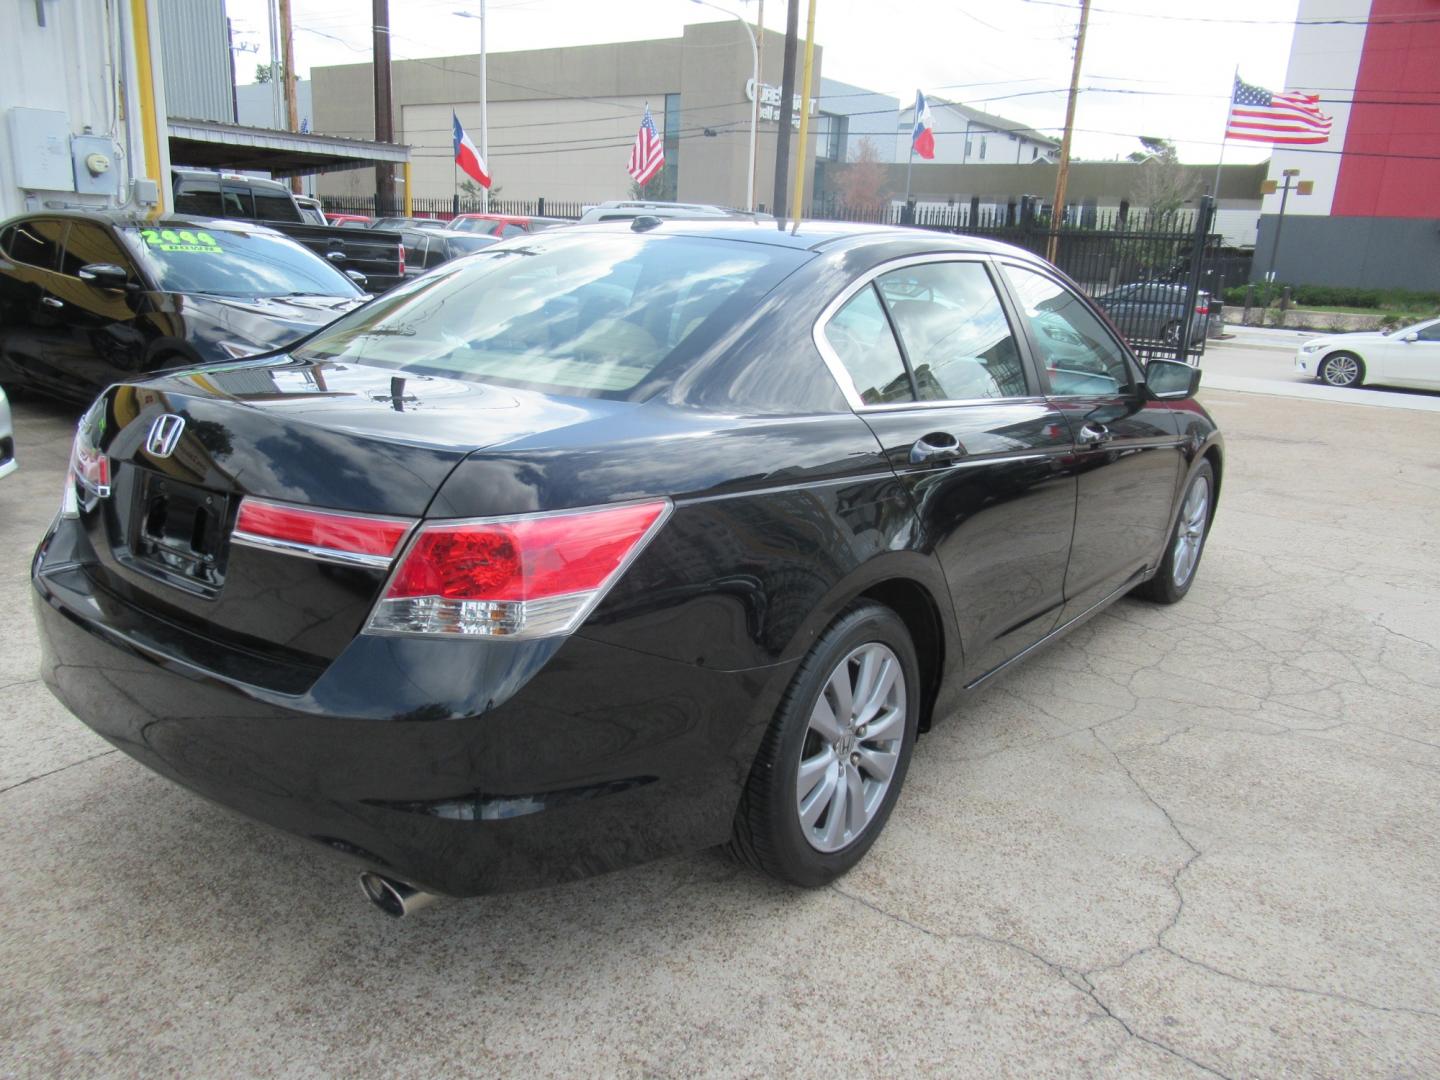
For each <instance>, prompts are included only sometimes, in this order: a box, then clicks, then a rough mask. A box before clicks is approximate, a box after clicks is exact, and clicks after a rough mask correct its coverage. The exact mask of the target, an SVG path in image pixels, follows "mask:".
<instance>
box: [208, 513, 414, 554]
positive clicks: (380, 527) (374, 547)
mask: <svg viewBox="0 0 1440 1080" xmlns="http://www.w3.org/2000/svg"><path fill="white" fill-rule="evenodd" d="M413 525H414V522H413V521H409V520H407V519H405V518H388V517H372V516H370V515H368V514H344V513H338V512H335V511H330V510H311V509H308V508H306V507H300V506H286V505H283V504H281V503H273V502H269V501H267V500H265V499H253V498H246V499H244V500H242V501H241V503H240V513H239V514H238V515H237V516H236V519H235V533H234V538H235V540H236V541H238V542H239V543H242V544H250V545H252V546H257V547H274V548H281V549H284V550H289V551H295V552H298V553H301V554H308V555H314V556H316V557H318V558H324V559H331V560H333V561H336V562H354V563H361V564H363V565H367V566H379V567H388V566H389V565H390V561H391V560H392V559H393V558H394V557H395V552H396V550H397V549H398V548H399V547H400V544H401V542H402V541H403V540H404V539H405V537H406V536H407V535H408V534H409V532H410V529H411V527H412V526H413Z"/></svg>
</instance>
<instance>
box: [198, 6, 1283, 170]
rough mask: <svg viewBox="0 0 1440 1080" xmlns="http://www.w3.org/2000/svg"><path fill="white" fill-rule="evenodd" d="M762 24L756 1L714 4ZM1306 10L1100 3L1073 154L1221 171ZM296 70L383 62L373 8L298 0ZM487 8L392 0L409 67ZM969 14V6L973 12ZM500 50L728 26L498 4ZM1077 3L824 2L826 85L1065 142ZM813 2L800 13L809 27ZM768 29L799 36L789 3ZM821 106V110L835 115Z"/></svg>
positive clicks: (683, 13)
mask: <svg viewBox="0 0 1440 1080" xmlns="http://www.w3.org/2000/svg"><path fill="white" fill-rule="evenodd" d="M716 3H717V4H718V5H719V6H722V7H726V8H729V9H730V10H733V11H739V12H744V13H745V14H746V15H747V17H748V18H750V19H751V20H752V21H753V19H754V18H755V14H756V11H757V8H758V4H757V3H756V0H749V2H748V3H747V2H743V0H732V2H730V3H725V2H724V0H716ZM1296 4H1297V0H1209V2H1208V3H1204V4H1179V3H1175V2H1174V0H1098V2H1097V3H1096V4H1095V6H1094V7H1093V8H1092V11H1091V16H1090V29H1089V35H1088V37H1087V39H1086V43H1085V63H1084V70H1083V72H1082V76H1081V86H1082V87H1084V88H1085V92H1083V93H1082V94H1081V95H1080V103H1079V107H1078V111H1077V114H1076V121H1075V126H1076V135H1075V140H1076V141H1075V150H1074V152H1075V154H1076V155H1077V156H1079V157H1084V158H1092V159H1097V158H1099V159H1108V158H1112V157H1117V156H1124V155H1125V154H1128V153H1129V152H1130V151H1132V150H1135V149H1138V143H1137V142H1136V140H1135V136H1137V135H1156V136H1160V137H1163V138H1169V139H1173V140H1175V141H1176V142H1177V143H1178V145H1179V148H1180V155H1181V157H1182V159H1184V160H1186V161H1192V162H1213V161H1214V160H1215V156H1216V154H1217V153H1218V151H1219V141H1220V134H1221V131H1222V130H1223V128H1224V125H1225V114H1226V107H1227V102H1228V95H1229V89H1230V84H1231V78H1232V76H1233V75H1234V72H1235V66H1236V65H1237V64H1238V65H1239V67H1240V74H1241V77H1242V78H1244V79H1245V80H1246V81H1247V82H1252V83H1258V84H1259V85H1261V86H1265V87H1268V88H1269V89H1272V90H1280V89H1282V87H1283V83H1284V79H1285V68H1286V63H1287V61H1288V58H1289V53H1290V39H1291V35H1292V32H1293V20H1294V18H1295V14H1296ZM226 5H227V9H228V11H229V14H230V17H231V19H232V21H233V23H234V28H235V40H236V44H237V45H238V44H245V45H249V46H255V47H257V48H258V51H257V52H244V53H237V55H236V71H237V73H239V76H240V81H241V82H249V81H252V80H253V72H254V70H255V65H256V63H264V62H266V61H267V60H268V59H269V53H270V38H269V23H268V21H267V16H266V0H226ZM292 7H293V12H294V21H295V51H296V68H297V70H298V71H299V73H300V74H301V75H302V76H304V75H307V74H308V72H309V70H310V69H311V68H312V67H321V66H324V65H328V64H347V63H356V62H361V61H364V60H367V59H369V56H370V41H371V36H370V18H369V16H370V2H369V0H292ZM467 7H468V8H470V10H473V11H478V10H479V6H478V0H391V4H390V12H391V24H392V38H393V45H392V53H393V56H394V58H395V59H397V60H399V59H410V58H415V57H433V56H451V55H457V54H464V53H470V52H478V51H479V23H478V22H477V21H475V20H473V19H466V18H462V17H458V16H456V15H455V14H454V12H455V11H457V10H465V9H466V8H467ZM961 9H970V10H973V11H975V12H976V14H973V15H972V14H968V13H967V11H965V10H961ZM488 11H489V19H490V27H489V42H488V45H489V49H490V51H491V52H505V51H509V50H516V49H539V48H547V47H552V46H561V45H587V44H594V43H596V42H606V41H629V40H638V39H644V38H660V37H674V36H679V34H680V33H681V31H682V28H683V27H684V26H685V24H686V23H693V22H705V21H710V20H712V19H723V18H725V16H724V15H722V14H721V13H720V12H718V11H716V10H715V9H714V8H711V7H702V6H699V5H697V4H696V3H694V2H691V0H620V2H618V3H617V2H611V3H597V2H594V0H492V2H491V3H490V4H489V8H488ZM1077 14H1078V5H1076V4H1073V3H1070V2H1068V0H986V2H985V3H984V4H980V3H975V2H972V0H961V2H960V3H959V4H955V3H953V2H952V3H946V2H944V0H886V2H883V3H877V2H876V0H818V2H817V7H816V21H815V40H816V42H817V43H818V44H819V45H821V46H822V47H823V48H824V50H825V56H824V74H825V75H826V76H827V77H829V78H833V79H841V80H843V81H845V82H849V83H855V84H858V85H860V86H863V87H865V88H867V89H871V90H879V91H882V92H884V93H888V94H892V95H894V96H896V97H899V98H900V99H902V101H904V102H908V101H909V100H910V98H911V97H912V95H913V94H914V93H915V90H916V89H917V88H918V89H922V90H924V91H925V92H926V93H929V94H934V95H936V96H939V97H947V98H951V99H953V100H958V101H964V102H966V103H968V104H972V105H976V106H978V107H980V108H984V109H986V110H988V111H990V112H994V113H998V114H1000V115H1002V116H1005V117H1008V118H1011V119H1014V120H1017V121H1020V122H1022V123H1026V124H1029V125H1031V126H1033V127H1035V128H1037V129H1038V130H1041V131H1044V132H1045V133H1047V134H1053V135H1055V136H1056V137H1058V136H1059V134H1060V128H1061V126H1062V125H1063V124H1064V120H1065V90H1066V87H1067V86H1068V85H1069V79H1070V64H1071V57H1072V49H1073V45H1074V35H1075V22H1076V17H1077ZM804 17H805V3H802V4H801V24H802V25H801V32H802V34H803V32H804V25H803V24H804ZM765 25H766V26H767V27H769V28H770V29H772V30H776V31H782V32H783V31H784V29H785V3H784V0H769V2H768V3H767V4H766V5H765ZM822 107H823V104H822ZM1268 155H1269V151H1268V149H1267V148H1266V147H1263V146H1253V147H1252V146H1246V145H1244V144H1235V143H1232V144H1231V145H1229V146H1228V147H1227V148H1226V150H1225V160H1226V161H1229V162H1237V163H1238V162H1242V161H1259V160H1262V159H1263V158H1265V157H1267V156H1268Z"/></svg>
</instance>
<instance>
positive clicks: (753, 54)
mask: <svg viewBox="0 0 1440 1080" xmlns="http://www.w3.org/2000/svg"><path fill="white" fill-rule="evenodd" d="M690 2H691V3H692V4H699V5H700V6H701V7H708V8H714V9H715V10H716V11H722V12H724V13H725V14H726V15H729V16H730V17H731V18H732V19H738V20H739V22H740V25H741V26H743V27H744V28H745V33H747V34H749V35H750V70H751V76H750V86H751V89H752V92H753V94H754V98H755V100H754V101H752V102H751V103H750V166H749V168H748V169H746V171H745V177H746V181H745V186H746V203H745V209H747V210H749V211H750V212H751V213H754V211H755V134H756V131H757V130H758V124H759V119H760V46H759V44H758V43H757V42H756V40H755V31H754V30H751V29H750V24H749V23H748V22H747V21H746V20H745V16H743V15H739V14H736V13H735V12H733V11H730V10H728V9H727V8H723V7H721V6H720V5H719V4H712V3H710V0H690ZM762 4H763V0H762ZM761 11H764V7H763V6H762V7H761ZM761 30H762V31H763V30H764V27H763V26H762V27H761Z"/></svg>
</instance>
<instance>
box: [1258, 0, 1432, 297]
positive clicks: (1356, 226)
mask: <svg viewBox="0 0 1440 1080" xmlns="http://www.w3.org/2000/svg"><path fill="white" fill-rule="evenodd" d="M1297 18H1298V23H1297V25H1296V28H1295V39H1294V44H1293V45H1292V47H1291V52H1290V65H1289V70H1288V74H1287V77H1286V83H1285V87H1284V89H1286V90H1302V91H1305V92H1308V93H1314V94H1318V95H1319V97H1320V100H1321V108H1322V109H1323V110H1324V111H1325V112H1326V113H1328V114H1329V115H1330V116H1331V117H1333V120H1334V122H1333V126H1332V128H1331V133H1330V141H1329V142H1328V143H1325V144H1324V145H1321V146H1306V147H1279V146H1277V147H1276V148H1275V152H1274V156H1273V157H1272V158H1271V163H1270V173H1269V175H1270V178H1271V179H1273V180H1277V181H1281V180H1283V173H1284V170H1286V169H1298V170H1299V177H1298V178H1299V179H1301V180H1311V181H1314V184H1315V187H1314V192H1313V194H1311V195H1309V196H1296V195H1295V194H1294V193H1291V195H1290V197H1289V199H1288V201H1287V203H1286V207H1285V225H1284V228H1283V231H1282V233H1281V241H1280V249H1279V251H1278V253H1277V256H1276V278H1277V280H1279V281H1282V282H1294V283H1301V282H1304V283H1312V284H1322V283H1323V284H1335V285H1365V286H1374V287H1402V288H1416V289H1440V0H1301V2H1300V7H1299V13H1298V16H1297ZM1276 89H1278V88H1276ZM1279 211H1280V196H1279V195H1278V194H1277V195H1270V196H1266V197H1265V199H1264V202H1263V205H1262V207H1261V222H1260V238H1259V242H1258V244H1257V251H1256V255H1257V258H1256V260H1255V264H1256V268H1257V269H1256V273H1257V275H1258V274H1260V273H1262V272H1263V270H1264V268H1265V267H1266V266H1268V265H1269V259H1270V253H1271V250H1272V248H1273V243H1274V237H1275V232H1276V225H1277V222H1278V215H1279Z"/></svg>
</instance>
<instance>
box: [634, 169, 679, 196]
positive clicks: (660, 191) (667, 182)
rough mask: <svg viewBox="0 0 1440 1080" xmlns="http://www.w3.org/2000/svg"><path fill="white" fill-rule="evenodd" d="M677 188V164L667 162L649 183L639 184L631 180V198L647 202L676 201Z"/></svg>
mask: <svg viewBox="0 0 1440 1080" xmlns="http://www.w3.org/2000/svg"><path fill="white" fill-rule="evenodd" d="M675 188H676V169H675V166H674V165H672V164H670V162H668V161H667V162H666V163H665V164H664V165H661V166H660V171H659V172H657V173H656V174H655V175H654V176H652V177H651V178H650V181H649V183H646V184H637V183H636V182H635V181H634V180H631V181H630V198H632V199H635V200H637V201H642V200H643V201H645V202H674V201H675Z"/></svg>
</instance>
